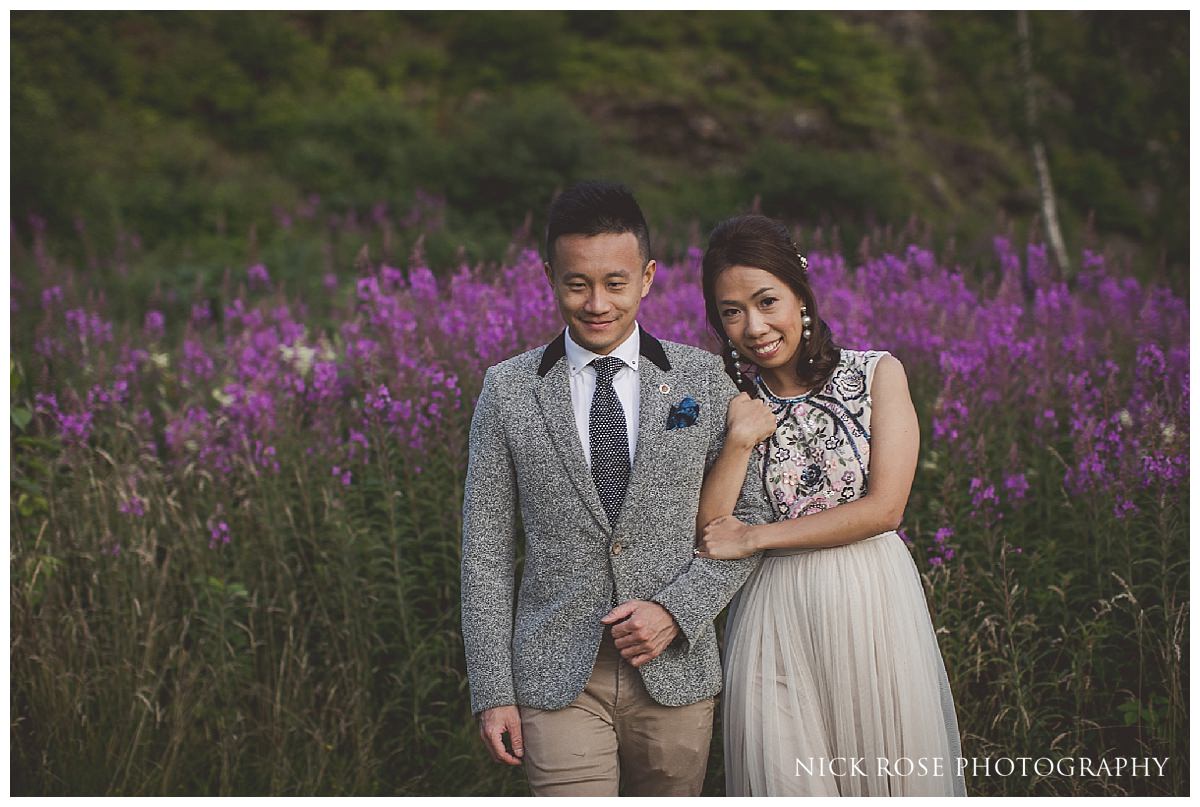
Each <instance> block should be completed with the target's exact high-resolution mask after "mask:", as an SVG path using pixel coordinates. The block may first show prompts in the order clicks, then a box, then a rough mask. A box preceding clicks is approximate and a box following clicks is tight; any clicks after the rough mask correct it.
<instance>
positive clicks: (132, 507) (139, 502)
mask: <svg viewBox="0 0 1200 807" xmlns="http://www.w3.org/2000/svg"><path fill="white" fill-rule="evenodd" d="M117 510H119V511H120V512H122V513H124V514H125V515H128V516H133V517H134V518H141V517H142V516H144V515H146V500H145V499H143V498H142V497H141V496H138V495H137V494H136V493H131V494H129V498H127V499H126V500H125V501H123V502H121V503H120V504H119V505H117Z"/></svg>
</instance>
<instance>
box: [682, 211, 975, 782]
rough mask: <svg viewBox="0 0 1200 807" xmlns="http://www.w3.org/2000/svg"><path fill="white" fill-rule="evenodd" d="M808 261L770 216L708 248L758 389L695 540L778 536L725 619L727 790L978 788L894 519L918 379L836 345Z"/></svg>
mask: <svg viewBox="0 0 1200 807" xmlns="http://www.w3.org/2000/svg"><path fill="white" fill-rule="evenodd" d="M806 270H807V262H806V260H805V259H804V258H803V257H802V256H801V255H800V254H799V252H798V250H797V249H796V246H795V245H794V244H793V242H792V240H791V238H790V236H789V235H788V232H787V230H786V228H784V227H783V226H782V225H781V224H779V223H777V222H774V221H772V220H770V219H767V218H764V217H762V216H743V217H740V218H735V219H730V220H729V221H726V222H724V223H722V224H721V225H719V226H718V227H717V228H716V230H714V231H713V234H712V237H711V239H710V241H709V245H708V250H707V252H706V253H705V255H704V270H703V271H704V278H703V283H704V299H705V304H706V306H707V312H708V319H709V323H710V324H711V325H712V327H713V329H714V330H715V331H716V332H717V334H718V335H719V336H720V337H721V340H722V341H723V342H724V343H725V347H724V351H723V353H724V356H725V360H726V367H727V369H728V370H729V372H730V374H731V375H732V376H733V377H734V380H735V382H737V383H738V384H739V386H741V387H742V389H743V390H748V391H750V392H752V393H753V394H754V395H755V396H756V399H752V398H751V397H750V396H749V395H747V394H743V395H739V396H738V397H737V398H735V399H734V401H733V402H732V403H731V404H730V409H729V427H728V428H729V430H728V433H727V437H726V442H725V447H724V449H723V451H722V454H721V456H720V457H719V458H718V460H717V462H716V463H715V464H714V466H713V468H712V469H711V470H710V472H709V475H708V477H707V479H706V480H705V483H704V489H703V492H702V494H701V503H700V515H699V518H698V523H699V524H704V525H706V526H704V528H703V530H702V531H701V535H700V538H699V541H698V548H697V554H698V555H701V556H703V557H709V558H717V559H732V558H740V557H745V556H747V555H750V554H753V553H754V552H758V551H765V557H764V558H763V562H762V565H761V566H760V567H759V569H758V570H757V571H756V572H755V573H754V575H753V576H752V577H751V578H750V580H749V581H748V582H747V583H746V585H745V586H744V587H743V588H742V590H741V592H740V593H739V594H738V597H737V599H736V600H735V602H734V604H733V606H732V608H731V611H730V616H729V621H728V630H727V636H728V639H727V646H726V659H725V682H726V683H725V701H724V707H723V708H724V732H725V771H726V774H725V775H726V789H727V793H728V795H731V796H735V795H754V796H778V795H834V796H836V795H843V796H849V795H855V796H858V795H863V796H866V795H965V790H964V786H963V780H962V776H961V772H960V769H959V765H958V757H959V756H960V753H961V752H960V748H959V738H958V721H957V719H956V717H955V714H954V702H953V699H952V697H951V694H950V688H949V685H948V683H947V680H946V671H945V667H944V665H943V664H942V658H941V654H940V652H939V650H938V646H937V639H936V637H935V636H934V631H933V626H932V624H931V622H930V619H929V612H928V608H927V606H926V603H925V595H924V592H923V590H922V587H921V581H920V578H919V577H918V574H917V570H916V566H915V565H914V563H913V561H912V558H911V556H910V555H909V552H908V549H907V548H906V547H905V545H904V543H903V542H902V541H901V539H900V537H899V536H898V535H897V534H896V531H895V530H896V528H897V527H898V526H899V524H900V519H901V516H902V515H903V512H904V506H905V503H906V501H907V499H908V493H909V489H910V488H911V486H912V479H913V473H914V471H915V469H916V464H917V451H918V445H919V433H918V427H917V418H916V414H915V412H914V410H913V405H912V401H911V399H910V397H909V393H908V382H907V379H906V378H905V374H904V369H903V367H902V366H901V364H900V362H899V361H897V360H896V359H895V358H893V357H892V356H890V355H888V354H887V353H885V352H881V351H857V350H846V349H840V348H839V347H838V346H837V345H835V344H834V342H833V340H832V335H831V333H830V331H829V328H828V326H827V325H826V324H825V323H824V322H823V321H822V320H821V319H820V318H819V317H818V315H817V302H816V299H815V298H814V297H813V293H812V289H811V287H810V286H809V283H808V278H807V275H806ZM750 366H754V367H757V373H756V374H755V375H754V376H753V377H750V376H748V375H745V374H744V373H743V370H744V369H746V368H749V367H750ZM760 441H764V442H760ZM756 443H757V445H756ZM752 451H756V452H758V454H759V455H760V457H761V464H760V467H761V473H762V474H763V483H764V485H765V487H766V490H767V493H768V495H769V496H770V498H771V502H772V504H773V505H774V507H775V513H776V521H775V522H773V523H770V524H763V525H759V526H750V525H747V524H744V523H742V522H740V521H738V520H737V519H735V518H733V517H732V516H731V515H729V514H730V513H731V512H732V511H733V506H734V502H735V501H736V498H737V494H738V491H739V489H740V486H741V481H742V475H743V474H744V473H745V468H746V465H747V462H748V461H749V459H750V453H751V452H752ZM868 479H869V480H870V487H869V490H870V492H869V493H868V485H867V482H868Z"/></svg>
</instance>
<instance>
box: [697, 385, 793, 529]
mask: <svg viewBox="0 0 1200 807" xmlns="http://www.w3.org/2000/svg"><path fill="white" fill-rule="evenodd" d="M774 431H775V415H774V414H773V413H772V412H771V410H770V409H769V408H768V407H767V405H766V403H765V402H763V401H761V400H755V399H754V398H751V397H750V396H749V395H747V394H746V393H744V392H742V393H739V394H738V395H737V396H736V397H734V398H733V399H731V400H730V401H729V413H728V415H727V416H726V418H725V442H724V444H723V445H722V446H721V453H720V454H719V455H718V456H717V459H716V460H715V461H714V462H713V464H712V467H711V468H709V469H708V472H707V473H706V474H705V476H704V486H703V487H702V488H701V489H700V508H699V509H698V510H697V511H696V534H697V535H699V534H700V531H701V530H702V529H703V528H704V526H705V525H706V524H708V523H709V522H710V521H712V520H713V519H715V518H717V517H719V516H728V515H730V514H731V513H733V508H734V507H735V506H736V505H737V501H738V496H739V495H740V494H741V492H742V483H743V482H744V481H745V480H746V466H747V465H748V464H749V462H750V452H751V451H753V450H754V446H755V445H757V444H758V443H760V442H762V441H763V440H765V439H767V437H769V436H770V435H771V433H772V432H774Z"/></svg>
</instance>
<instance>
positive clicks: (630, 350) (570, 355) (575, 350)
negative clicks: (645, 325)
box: [564, 322, 641, 375]
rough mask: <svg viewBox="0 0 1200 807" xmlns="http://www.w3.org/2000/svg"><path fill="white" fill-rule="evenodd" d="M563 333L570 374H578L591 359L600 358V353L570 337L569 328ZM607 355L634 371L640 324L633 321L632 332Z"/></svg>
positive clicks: (635, 369)
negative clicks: (582, 345)
mask: <svg viewBox="0 0 1200 807" xmlns="http://www.w3.org/2000/svg"><path fill="white" fill-rule="evenodd" d="M564 334H565V336H566V349H567V369H568V370H570V372H571V375H578V374H579V373H581V372H582V371H583V368H584V367H587V366H588V365H589V364H591V363H592V361H593V360H595V359H598V358H600V354H599V353H593V352H592V351H590V350H588V349H587V348H585V347H581V346H580V345H579V344H577V343H576V342H575V340H574V339H572V338H571V329H570V328H567V329H566V331H564ZM608 355H610V356H614V357H615V358H618V359H620V360H621V361H623V362H625V364H626V365H627V366H629V367H630V368H632V369H633V370H634V372H637V368H638V359H639V358H640V357H641V326H640V325H638V324H637V322H634V323H633V333H631V334H629V336H628V337H626V339H625V341H624V342H622V343H621V344H619V345H617V347H616V349H615V350H614V351H613V352H611V353H609V354H608Z"/></svg>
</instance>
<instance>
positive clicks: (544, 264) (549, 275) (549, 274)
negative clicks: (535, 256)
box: [542, 261, 554, 288]
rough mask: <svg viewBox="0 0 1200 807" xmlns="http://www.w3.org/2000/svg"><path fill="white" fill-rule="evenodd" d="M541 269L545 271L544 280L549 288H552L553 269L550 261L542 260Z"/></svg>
mask: <svg viewBox="0 0 1200 807" xmlns="http://www.w3.org/2000/svg"><path fill="white" fill-rule="evenodd" d="M542 269H543V270H544V271H545V272H546V281H547V282H549V284H550V288H554V269H553V267H551V266H550V261H542Z"/></svg>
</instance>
